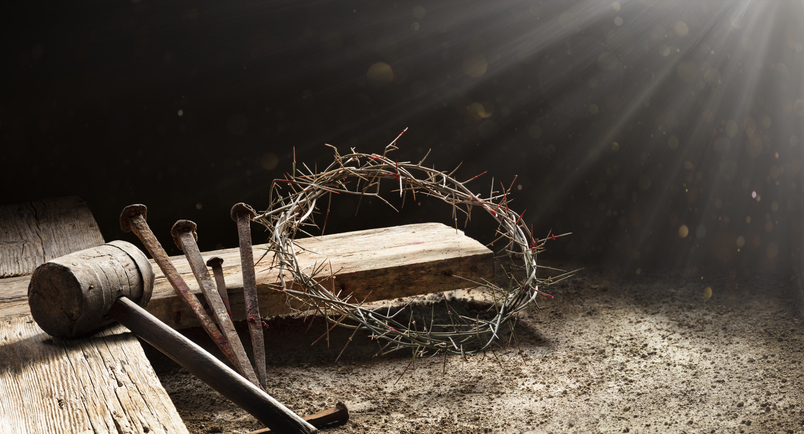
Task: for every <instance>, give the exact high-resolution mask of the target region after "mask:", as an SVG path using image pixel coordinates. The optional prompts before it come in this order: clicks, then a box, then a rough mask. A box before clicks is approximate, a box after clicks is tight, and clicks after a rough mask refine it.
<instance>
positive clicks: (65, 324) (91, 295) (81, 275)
mask: <svg viewBox="0 0 804 434" xmlns="http://www.w3.org/2000/svg"><path fill="white" fill-rule="evenodd" d="M153 284H154V273H153V269H152V268H151V264H150V262H148V258H147V257H146V256H145V254H144V253H142V252H141V251H140V250H139V249H138V248H137V247H135V246H134V245H133V244H131V243H128V242H125V241H112V242H110V243H107V244H104V245H102V246H98V247H94V248H91V249H86V250H82V251H80V252H75V253H71V254H69V255H66V256H62V257H60V258H57V259H54V260H51V261H50V262H46V263H44V264H42V265H40V266H39V267H38V268H37V269H36V271H34V273H33V276H31V283H30V285H29V286H28V303H29V305H30V307H31V315H32V316H33V318H34V320H35V321H36V323H37V324H39V327H41V328H42V330H44V331H45V332H47V333H48V334H50V335H52V336H57V337H73V336H80V335H83V334H87V333H89V332H92V331H94V330H96V329H98V328H100V327H103V326H105V325H107V324H110V323H112V322H114V321H117V322H119V323H120V324H123V325H124V326H126V327H128V329H129V330H131V331H132V332H133V333H134V334H136V335H137V336H139V337H140V338H142V339H143V340H144V341H146V342H148V343H149V344H151V345H152V346H153V347H154V348H156V349H157V350H159V351H161V352H162V353H164V354H165V355H167V356H168V357H170V358H171V359H173V360H174V361H175V362H176V363H178V364H179V365H181V366H183V367H184V368H185V369H187V370H188V371H189V372H190V373H191V374H193V375H195V376H196V377H198V378H199V379H201V380H202V381H203V382H205V383H207V384H208V385H209V386H210V387H212V388H213V389H215V390H217V391H218V392H220V393H221V394H222V395H224V396H226V397H227V398H229V399H230V400H231V401H232V402H234V403H235V404H237V405H238V406H240V407H241V408H242V409H244V410H246V411H247V412H249V413H250V414H251V415H253V416H254V417H255V418H257V419H258V420H259V421H260V422H262V423H264V424H265V425H266V426H267V427H269V428H271V430H272V431H275V432H280V433H312V432H316V428H315V427H314V426H313V425H311V424H310V423H308V422H307V421H305V420H304V419H302V418H301V417H299V416H298V415H296V414H295V413H293V412H292V411H290V410H289V409H288V408H287V407H285V406H284V405H282V404H281V403H280V402H279V401H277V400H275V399H274V398H272V397H271V396H270V395H268V394H267V393H265V392H264V391H263V390H261V389H260V388H258V387H257V386H255V385H254V384H252V383H251V382H249V381H248V380H246V379H245V378H244V377H242V376H240V374H238V373H237V372H235V371H234V370H233V369H231V368H229V367H228V366H227V365H225V364H224V363H223V362H221V361H220V360H218V359H217V358H216V357H214V356H212V355H211V354H209V353H208V352H206V351H205V350H204V349H203V348H201V347H200V346H198V345H197V344H195V343H194V342H192V341H191V340H189V339H187V338H186V337H184V336H183V335H181V334H179V333H178V332H176V331H175V330H173V329H172V328H170V327H168V326H167V325H166V324H164V323H163V322H161V321H159V320H158V319H157V318H156V317H154V316H153V315H151V314H150V313H148V312H147V311H146V310H145V309H143V307H144V306H146V305H147V304H148V301H149V300H150V299H151V292H152V290H153Z"/></svg>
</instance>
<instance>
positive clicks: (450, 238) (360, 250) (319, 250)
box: [148, 223, 494, 328]
mask: <svg viewBox="0 0 804 434" xmlns="http://www.w3.org/2000/svg"><path fill="white" fill-rule="evenodd" d="M297 244H298V246H299V248H298V250H297V257H298V261H299V263H300V264H301V266H302V267H307V266H309V267H313V266H314V265H316V264H325V269H324V271H323V272H322V274H321V276H322V282H323V283H324V284H325V285H333V286H332V287H333V288H334V289H335V292H337V291H341V296H342V297H343V296H346V295H347V294H353V296H354V297H355V299H358V300H363V299H366V300H367V301H376V300H386V299H393V298H398V297H406V296H411V295H417V294H425V293H432V292H441V291H447V290H451V289H458V288H465V287H469V286H474V285H473V284H472V283H471V282H467V281H466V280H462V279H459V278H456V277H455V275H458V276H461V277H465V278H467V279H472V280H475V281H481V280H483V279H487V280H492V279H493V277H494V267H493V263H494V261H493V253H492V251H491V250H489V249H488V248H486V247H485V246H483V245H482V244H480V243H479V242H477V241H475V240H473V239H472V238H469V237H467V236H466V235H464V234H463V232H462V231H458V230H455V229H454V228H450V227H448V226H446V225H443V224H440V223H424V224H413V225H406V226H396V227H390V228H382V229H371V230H365V231H356V232H347V233H341V234H333V235H326V236H322V237H316V238H304V239H299V240H298V241H297ZM266 249H267V246H266V245H264V244H263V245H255V246H254V258H255V259H256V260H257V261H258V262H257V266H256V267H257V269H256V271H257V284H258V287H257V289H258V295H259V300H260V313H261V314H262V315H263V316H264V317H270V316H275V315H283V314H288V313H290V312H291V309H290V308H289V307H288V305H287V303H286V296H285V295H284V294H281V293H280V292H278V291H276V290H275V289H273V288H272V287H271V286H270V284H275V283H278V282H279V278H278V270H277V269H275V268H272V267H271V266H270V264H271V255H270V254H269V255H266V256H263V254H264V253H265V252H266ZM203 255H204V258H205V259H208V258H211V257H213V256H220V257H222V258H223V260H224V261H223V271H224V275H225V276H226V286H227V289H228V294H229V302H230V303H231V307H232V315H233V318H234V319H236V320H242V319H245V302H244V297H243V279H242V274H241V270H240V253H239V250H238V249H224V250H217V251H211V252H206V253H204V254H203ZM260 258H262V259H261V260H260ZM171 260H172V261H173V263H174V265H175V266H176V269H177V270H178V272H179V273H180V274H181V275H182V278H183V279H184V280H185V281H186V282H187V284H188V286H189V287H190V288H191V289H192V290H193V291H196V292H200V290H199V289H198V285H197V283H196V281H195V278H194V277H193V275H192V272H191V270H190V267H189V264H188V263H187V260H186V259H185V258H184V257H183V256H177V257H173V258H171ZM154 270H155V274H156V280H155V284H154V294H153V297H151V302H150V304H149V305H148V311H149V312H151V313H152V314H154V315H155V316H156V317H157V318H160V319H161V320H162V321H164V322H166V323H168V324H170V325H171V326H173V327H175V328H184V327H191V326H197V325H198V323H197V321H195V318H194V316H193V314H192V311H190V310H189V309H188V308H186V307H185V306H184V304H183V303H182V302H181V300H180V299H179V298H178V297H177V296H176V295H175V292H174V290H173V288H172V287H171V286H170V284H169V283H168V282H167V280H166V279H165V277H164V275H163V274H162V273H161V271H159V270H158V267H156V265H154ZM331 275H334V276H335V278H334V279H331V278H330V276H331Z"/></svg>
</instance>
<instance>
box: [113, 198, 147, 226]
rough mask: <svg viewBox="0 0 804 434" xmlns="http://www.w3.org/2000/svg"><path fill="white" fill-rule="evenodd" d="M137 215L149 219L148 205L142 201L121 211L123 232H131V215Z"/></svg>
mask: <svg viewBox="0 0 804 434" xmlns="http://www.w3.org/2000/svg"><path fill="white" fill-rule="evenodd" d="M135 215H141V216H142V218H143V219H145V220H148V207H147V206H145V205H143V204H141V203H135V204H132V205H129V206H127V207H125V208H123V211H122V212H121V213H120V229H122V230H123V232H131V217H134V216H135Z"/></svg>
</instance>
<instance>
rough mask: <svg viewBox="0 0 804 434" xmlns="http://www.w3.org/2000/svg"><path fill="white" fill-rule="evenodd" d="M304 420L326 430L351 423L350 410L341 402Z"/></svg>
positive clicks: (256, 433) (261, 432)
mask: <svg viewBox="0 0 804 434" xmlns="http://www.w3.org/2000/svg"><path fill="white" fill-rule="evenodd" d="M303 419H304V420H306V421H307V422H309V423H310V425H312V426H314V427H316V428H324V427H327V426H330V425H331V426H336V425H343V424H345V423H346V422H349V409H347V408H346V404H344V403H342V402H339V403H337V404H335V407H332V408H329V409H326V410H324V411H320V412H318V413H315V414H311V415H309V416H305V417H304V418H303ZM270 432H271V429H270V428H265V429H261V430H257V431H252V432H250V433H248V434H267V433H270Z"/></svg>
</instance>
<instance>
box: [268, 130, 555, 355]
mask: <svg viewBox="0 0 804 434" xmlns="http://www.w3.org/2000/svg"><path fill="white" fill-rule="evenodd" d="M400 136H401V134H400ZM397 138H398V137H397ZM395 142H396V140H395V141H394V142H391V144H389V145H388V146H387V147H386V148H385V151H384V152H383V154H382V155H378V154H365V153H360V152H356V151H355V150H354V149H352V152H351V153H349V154H346V155H340V154H339V153H338V150H337V148H335V147H334V146H331V145H327V146H329V147H331V148H332V149H333V150H334V161H333V162H332V163H331V164H330V165H329V166H328V167H327V168H326V169H324V170H323V171H321V172H313V171H312V170H310V169H309V168H308V167H307V166H306V165H303V166H304V170H301V169H300V170H298V171H297V168H296V162H295V156H294V162H293V172H292V174H290V175H287V176H286V177H285V178H284V179H278V180H275V181H274V183H273V184H272V186H271V197H270V206H269V207H268V209H267V210H266V211H263V212H261V213H260V214H258V215H257V216H256V217H255V219H254V220H255V221H256V222H258V223H260V224H262V225H264V226H265V227H266V228H267V229H268V233H269V234H270V239H269V241H268V245H269V249H270V250H271V251H272V252H273V256H274V257H273V262H272V266H273V267H275V268H278V269H279V277H280V283H279V284H277V289H280V290H282V291H283V292H284V293H285V294H287V295H288V297H289V298H290V299H293V300H296V301H298V302H300V303H301V305H302V306H303V307H302V308H300V310H308V309H314V310H315V311H317V312H318V313H320V314H321V315H322V316H324V317H325V318H327V321H330V322H333V323H334V324H337V325H341V326H345V327H351V328H354V329H355V331H357V330H359V329H366V330H369V331H370V333H371V336H372V338H374V339H377V340H378V341H379V342H380V352H381V353H386V352H390V351H394V350H398V349H401V348H411V349H413V350H414V354H425V353H428V352H450V353H456V354H470V353H475V352H479V351H484V350H486V349H487V348H489V346H490V345H491V344H492V343H493V342H494V341H495V340H496V339H497V338H499V337H500V336H501V333H502V332H503V331H504V328H506V327H508V328H509V329H510V330H511V331H513V327H514V325H515V322H516V318H517V314H518V313H519V312H521V311H522V310H523V309H525V308H526V307H527V306H528V305H529V304H530V303H532V302H534V301H535V300H536V299H537V297H538V296H539V295H543V296H547V297H552V296H550V295H548V294H546V293H544V292H543V291H542V289H544V288H545V287H547V286H549V285H550V284H553V283H555V282H558V281H560V280H561V279H563V278H565V277H567V276H568V275H569V274H571V273H563V272H562V274H558V275H555V273H553V274H554V275H553V276H552V277H547V278H542V277H539V276H537V269H545V268H548V267H539V266H537V264H536V256H537V254H538V253H539V252H541V251H542V250H543V249H544V244H545V242H546V241H547V240H549V239H555V238H557V237H559V236H563V235H568V234H563V235H548V237H546V238H543V239H538V238H534V236H533V234H532V227H531V228H528V227H527V225H526V224H525V222H524V221H523V219H522V215H524V212H523V214H522V215H520V214H517V213H516V212H514V211H513V210H511V209H510V208H509V207H508V203H509V199H508V195H509V193H510V190H511V186H513V184H514V183H513V182H512V183H511V186H509V187H508V188H505V186H503V185H502V184H500V187H501V189H500V190H499V191H496V190H495V186H494V182H493V181H492V189H491V192H490V193H489V196H488V197H486V198H483V197H481V196H480V195H478V194H475V193H473V192H472V191H471V190H469V188H467V187H466V184H467V183H469V182H471V181H473V180H475V179H476V178H478V177H480V176H481V175H483V173H481V174H480V175H477V176H475V177H473V178H471V179H469V180H467V181H463V182H459V181H458V180H456V179H455V178H453V174H454V173H455V171H456V170H457V168H456V169H455V170H453V171H452V172H450V173H446V172H441V171H438V170H435V169H433V168H428V167H426V166H424V165H423V163H424V159H426V158H427V155H429V151H428V154H427V155H425V156H424V158H422V160H421V161H419V162H418V163H410V162H402V161H394V160H392V159H391V158H389V157H388V154H389V152H391V151H393V150H396V149H397V147H396V146H395ZM484 173H485V172H484ZM515 180H516V178H514V181H515ZM382 181H385V182H386V183H388V182H391V183H393V184H392V185H393V190H392V194H397V193H398V194H399V195H400V197H401V198H402V201H403V202H402V203H403V204H404V200H405V198H406V197H407V195H412V196H413V199H414V200H415V198H416V195H424V196H430V197H434V198H438V199H441V200H442V201H444V202H446V203H447V204H450V205H452V219H453V221H454V223H455V225H456V229H457V224H458V216H459V214H463V215H464V216H465V218H466V221H465V223H464V225H466V224H468V222H469V220H470V217H471V213H472V210H473V209H474V208H475V207H477V208H480V209H482V210H483V211H485V212H487V213H488V214H489V215H491V216H492V217H493V218H494V219H495V220H496V221H497V223H498V224H499V226H498V228H497V230H496V235H498V236H497V238H496V240H495V241H494V242H492V243H491V244H494V243H496V241H499V240H502V239H504V240H506V241H507V243H506V245H505V246H504V247H503V248H502V249H501V250H499V251H498V252H496V253H495V260H501V261H503V266H502V267H501V269H502V270H503V273H504V274H505V276H504V278H503V279H502V280H504V281H506V284H505V286H504V287H502V286H498V285H497V284H495V283H494V282H488V281H483V282H474V283H476V284H477V286H478V287H481V288H485V290H487V291H489V292H490V293H491V295H492V297H493V300H494V303H493V304H492V306H491V307H490V309H493V310H494V312H495V313H496V315H494V317H493V318H486V319H483V318H479V316H476V317H469V316H465V315H462V314H460V313H459V312H457V311H456V310H455V309H453V308H452V307H451V306H450V305H449V304H448V303H447V304H446V308H447V310H448V312H447V314H448V317H449V320H448V321H440V322H437V321H436V320H431V322H430V324H423V325H422V324H421V323H419V324H416V322H415V321H414V320H413V315H412V314H411V315H410V316H409V318H408V319H407V320H405V319H402V317H404V316H405V315H404V314H400V312H401V311H403V310H404V307H403V308H402V309H401V310H399V311H396V312H394V313H390V312H388V313H386V314H383V313H381V312H379V310H378V309H376V308H370V307H368V306H366V305H365V304H364V303H361V302H359V301H356V300H352V297H351V296H350V295H342V294H336V293H334V292H333V291H331V290H329V289H327V288H326V286H325V285H324V284H322V283H321V282H320V280H322V279H316V276H317V275H319V274H321V272H322V270H323V269H324V267H323V265H321V266H318V267H313V269H312V270H310V269H307V271H306V272H305V270H304V269H302V267H301V266H300V265H299V263H298V261H297V257H296V253H295V245H294V239H295V237H296V235H297V234H299V233H303V234H307V235H310V234H309V233H308V232H307V231H306V230H305V227H314V228H318V227H319V226H318V224H317V223H316V222H315V215H316V214H320V213H316V212H314V211H315V210H316V209H317V207H318V205H319V200H321V199H323V198H324V197H325V196H326V197H327V199H328V200H329V201H330V202H331V199H332V194H333V193H334V194H347V195H357V196H361V197H366V196H368V197H372V198H377V199H379V200H380V201H382V202H383V203H385V204H386V205H388V206H390V207H391V208H393V209H394V210H397V209H396V207H394V206H393V205H392V204H391V203H390V202H389V201H388V200H386V199H385V198H383V197H382V196H381V194H380V184H381V182H382ZM328 217H329V204H328V205H327V211H326V215H325V217H324V223H323V226H322V227H321V228H320V229H321V231H322V232H323V230H324V229H325V228H326V220H327V218H328ZM557 271H561V270H557ZM287 275H290V278H289V279H288V278H287ZM456 277H457V276H456ZM294 284H295V285H294ZM294 288H300V289H294ZM289 301H290V300H289ZM297 309H299V308H298V303H297ZM328 329H329V327H328ZM350 340H351V339H350Z"/></svg>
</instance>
